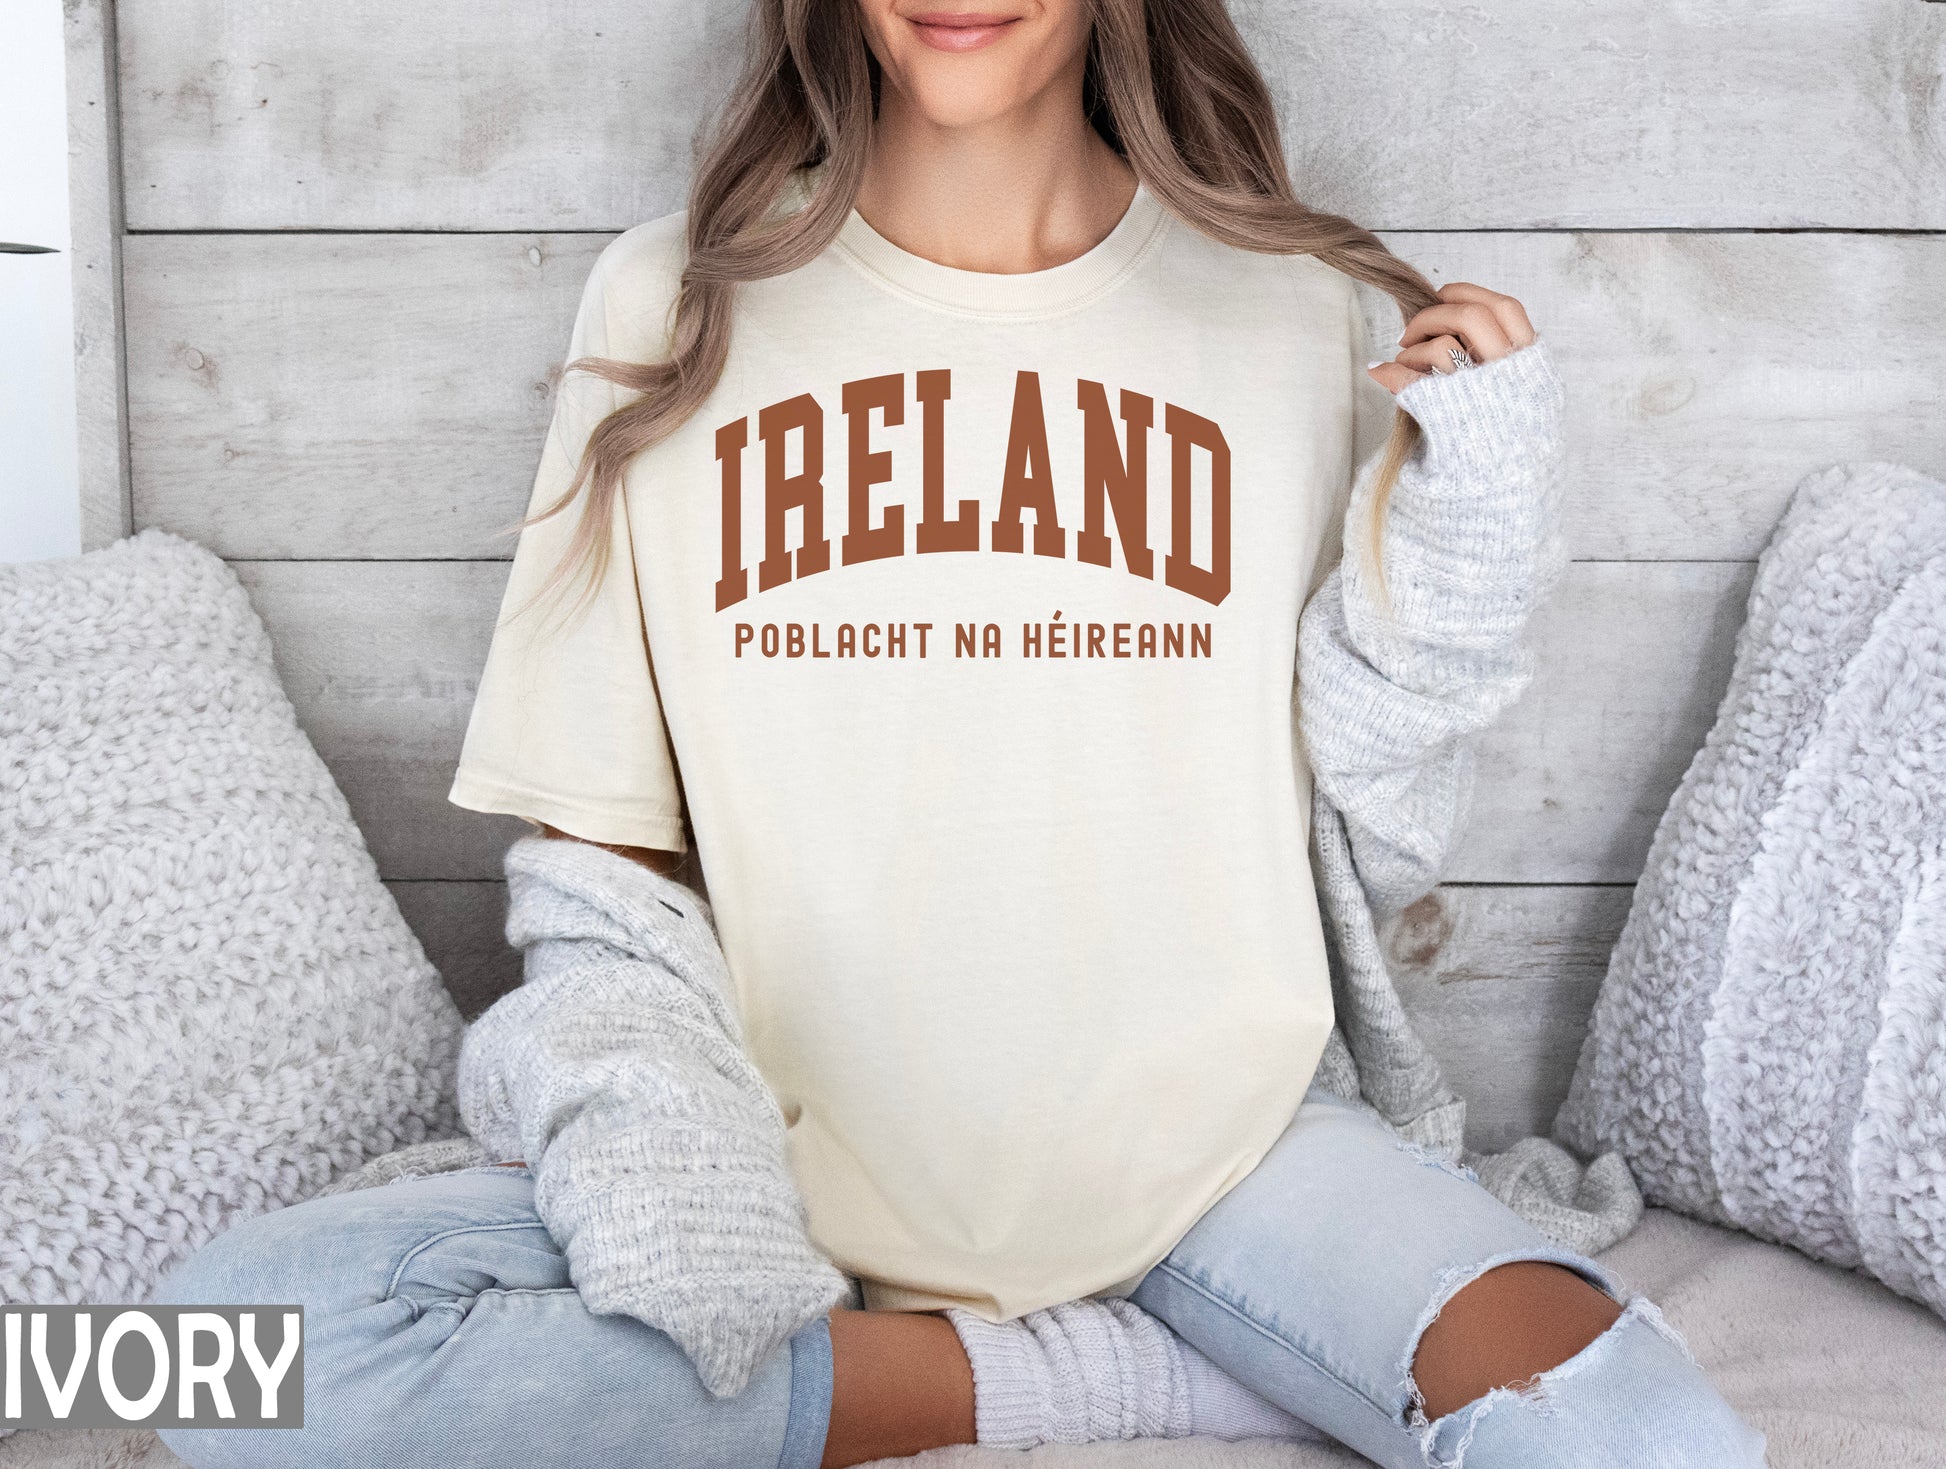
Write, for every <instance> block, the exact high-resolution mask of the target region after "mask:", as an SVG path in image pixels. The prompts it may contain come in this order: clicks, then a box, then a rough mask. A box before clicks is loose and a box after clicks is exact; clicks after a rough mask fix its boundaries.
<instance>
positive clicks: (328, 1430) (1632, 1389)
mask: <svg viewBox="0 0 1946 1469" xmlns="http://www.w3.org/2000/svg"><path fill="white" fill-rule="evenodd" d="M1510 1260H1552V1261H1556V1262H1558V1263H1560V1264H1562V1265H1566V1266H1568V1267H1569V1268H1571V1269H1574V1270H1576V1271H1578V1272H1580V1273H1581V1274H1582V1275H1583V1276H1585V1277H1586V1278H1587V1279H1589V1280H1591V1281H1593V1282H1594V1283H1595V1284H1596V1285H1597V1286H1599V1287H1600V1288H1601V1289H1602V1290H1604V1291H1606V1292H1607V1293H1608V1294H1609V1295H1611V1296H1613V1297H1615V1298H1616V1299H1617V1300H1620V1301H1623V1302H1624V1303H1625V1310H1624V1311H1623V1314H1622V1316H1621V1318H1620V1319H1619V1320H1618V1321H1617V1322H1616V1323H1615V1325H1614V1326H1612V1327H1611V1328H1610V1329H1609V1330H1608V1331H1606V1332H1605V1333H1603V1335H1602V1336H1600V1337H1599V1338H1597V1339H1596V1340H1595V1341H1594V1342H1593V1343H1592V1344H1590V1345H1589V1346H1588V1347H1587V1348H1586V1349H1584V1350H1583V1351H1581V1352H1579V1353H1577V1354H1576V1355H1575V1356H1573V1357H1571V1358H1569V1359H1568V1360H1567V1361H1566V1362H1563V1363H1561V1364H1560V1365H1559V1366H1557V1367H1555V1368H1553V1369H1552V1370H1550V1371H1548V1372H1545V1373H1542V1374H1540V1376H1539V1377H1538V1378H1537V1379H1536V1380H1535V1381H1534V1382H1533V1383H1531V1384H1523V1385H1521V1386H1520V1387H1518V1388H1497V1389H1495V1390H1494V1391H1492V1392H1490V1393H1488V1394H1486V1395H1485V1396H1483V1397H1480V1398H1477V1399H1475V1400H1474V1401H1473V1402H1471V1403H1468V1404H1466V1405H1464V1406H1463V1407H1461V1408H1458V1409H1456V1410H1454V1411H1453V1412H1451V1413H1448V1414H1446V1415H1445V1416H1443V1417H1441V1418H1438V1419H1435V1420H1432V1421H1430V1422H1429V1421H1427V1419H1426V1416H1425V1413H1424V1411H1423V1409H1422V1407H1421V1405H1420V1403H1419V1401H1418V1398H1417V1395H1416V1390H1415V1388H1414V1385H1413V1383H1412V1379H1411V1370H1410V1368H1411V1362H1412V1354H1413V1352H1414V1350H1415V1349H1416V1348H1417V1345H1418V1341H1419V1336H1420V1334H1421V1333H1422V1332H1423V1331H1424V1330H1425V1329H1426V1327H1427V1325H1429V1324H1430V1323H1431V1321H1432V1320H1433V1318H1434V1317H1435V1316H1436V1315H1437V1314H1438V1311H1439V1309H1440V1308H1441V1307H1442V1306H1443V1305H1444V1304H1445V1302H1446V1300H1447V1299H1448V1298H1450V1297H1451V1296H1452V1295H1453V1293H1454V1292H1456V1291H1457V1290H1458V1289H1459V1288H1460V1287H1461V1286H1463V1285H1465V1284H1466V1283H1467V1282H1468V1281H1469V1280H1471V1279H1473V1278H1474V1277H1475V1276H1476V1275H1478V1274H1480V1273H1481V1272H1482V1271H1484V1270H1486V1269H1488V1268H1490V1267H1492V1266H1494V1265H1498V1264H1502V1263H1504V1262H1507V1261H1510ZM157 1299H158V1300H161V1301H164V1302H168V1303H172V1304H202V1303H208V1304H233V1303H239V1302H250V1303H263V1304H274V1303H288V1302H293V1301H295V1302H299V1303H301V1304H303V1305H304V1306H305V1307H306V1308H307V1309H306V1314H305V1364H304V1383H305V1410H304V1412H305V1426H304V1427H303V1428H301V1429H269V1430H252V1429H212V1430H187V1429H164V1430H162V1438H163V1440H164V1441H165V1442H166V1443H167V1444H168V1445H169V1447H170V1448H171V1449H173V1450H174V1451H175V1452H176V1453H177V1454H178V1455H179V1456H180V1457H181V1458H183V1459H185V1460H186V1461H188V1463H189V1464H191V1465H192V1466H193V1469H232V1466H234V1469H278V1466H288V1469H342V1466H345V1465H353V1464H355V1465H359V1466H361V1469H362V1466H370V1469H391V1466H395V1465H396V1466H401V1469H403V1466H406V1465H413V1466H421V1465H469V1466H494V1469H499V1466H507V1469H534V1466H543V1465H550V1464H574V1465H577V1466H581V1469H610V1466H621V1465H628V1466H636V1465H644V1466H660V1465H668V1466H672V1469H719V1466H720V1469H767V1466H770V1465H777V1466H780V1469H815V1466H816V1465H817V1464H818V1462H819V1460H820V1458H821V1457H822V1455H823V1451H824V1438H825V1430H826V1427H827V1424H828V1421H829V1415H830V1404H831V1381H832V1374H831V1339H830V1332H829V1328H828V1327H827V1326H826V1324H825V1323H824V1322H823V1321H819V1322H818V1323H817V1324H816V1325H814V1326H811V1327H807V1328H806V1329H805V1330H804V1331H802V1332H800V1333H799V1334H798V1335H797V1336H796V1337H794V1338H793V1339H792V1340H791V1342H790V1343H789V1344H788V1345H787V1346H786V1347H784V1348H781V1349H780V1350H779V1351H778V1352H777V1353H775V1354H774V1355H773V1357H772V1358H771V1360H770V1361H768V1362H766V1363H765V1364H763V1365H762V1366H761V1367H760V1368H759V1369H758V1371H757V1374H756V1376H755V1377H754V1378H753V1379H752V1380H751V1383H750V1386H749V1388H748V1389H746V1390H745V1391H744V1392H743V1393H741V1394H739V1395H738V1396H736V1397H734V1398H726V1399H716V1398H712V1397H711V1396H710V1395H709V1394H708V1393H707V1392H706V1391H705V1390H704V1389H703V1386H702V1384H701V1383H700V1382H699V1381H698V1380H697V1377H696V1373H695V1371H694V1370H693V1369H692V1368H691V1367H690V1365H689V1363H688V1361H687V1359H686V1358H684V1357H683V1355H682V1353H681V1352H680V1350H679V1349H678V1348H677V1347H676V1346H675V1344H674V1343H673V1342H671V1341H670V1340H669V1338H667V1337H666V1336H664V1335H663V1334H662V1333H660V1332H658V1331H656V1330H654V1329H653V1328H651V1327H648V1326H645V1325H643V1324H642V1323H641V1322H639V1321H636V1320H634V1319H633V1318H631V1317H626V1316H595V1315H591V1314H590V1313H589V1312H588V1311H587V1309H586V1308H585V1307H584V1306H583V1305H582V1303H581V1299H580V1297H579V1295H578V1294H577V1293H576V1292H575V1290H574V1288H573V1286H572V1284H571V1283H570V1281H569V1278H568V1270H567V1262H566V1260H565V1258H564V1257H563V1256H562V1254H561V1251H560V1249H559V1247H558V1246H557V1245H556V1244H555V1242H554V1240H553V1238H552V1237H551V1236H550V1235H549V1234H548V1232H547V1230H546V1228H545V1227H544V1226H543V1225H542V1224H541V1222H540V1219H539V1217H538V1215H536V1213H535V1212H534V1204H533V1181H532V1178H531V1176H530V1175H529V1173H528V1171H527V1170H526V1169H525V1168H472V1169H466V1170H463V1171H461V1172H458V1173H450V1174H438V1175H434V1176H432V1177H427V1178H408V1179H401V1180H398V1181H397V1182H394V1183H390V1184H386V1185H383V1186H381V1187H378V1188H373V1189H367V1190H363V1191H360V1192H356V1193H350V1194H341V1195H334V1196H331V1197H327V1198H321V1199H314V1200H311V1201H310V1202H308V1203H303V1204H297V1205H293V1206H292V1207H290V1208H288V1209H281V1210H278V1211H276V1212H274V1213H270V1214H266V1215H261V1216H259V1217H258V1218H255V1219H252V1220H249V1221H246V1222H245V1223H242V1224H240V1225H237V1226H236V1227H234V1228H232V1229H231V1230H229V1231H228V1232H227V1233H225V1234H223V1235H220V1236H218V1237H217V1239H216V1240H214V1241H213V1242H212V1243H210V1244H209V1245H208V1246H206V1247H205V1248H204V1249H203V1250H202V1251H201V1252H200V1253H199V1254H197V1255H196V1256H195V1257H194V1258H193V1259H191V1260H190V1261H189V1262H187V1264H185V1265H184V1266H183V1267H182V1268H181V1269H179V1270H178V1271H177V1272H176V1273H175V1274H174V1275H172V1276H171V1277H170V1278H169V1279H168V1280H167V1281H166V1282H164V1285H163V1287H162V1290H161V1291H160V1292H159V1293H158V1297H157ZM1134 1299H1135V1300H1136V1302H1137V1303H1138V1304H1140V1305H1141V1306H1143V1307H1144V1308H1146V1309H1147V1310H1148V1311H1150V1312H1151V1313H1153V1314H1154V1315H1156V1316H1157V1317H1159V1318H1160V1319H1161V1320H1163V1321H1164V1322H1166V1323H1167V1324H1168V1325H1169V1326H1170V1327H1171V1328H1172V1329H1174V1330H1175V1331H1176V1332H1177V1333H1178V1334H1179V1335H1181V1336H1182V1337H1184V1338H1185V1339H1187V1340H1188V1341H1189V1342H1191V1343H1192V1344H1193V1345H1195V1346H1196V1347H1197V1348H1198V1349H1199V1350H1201V1351H1202V1352H1203V1354H1204V1355H1205V1356H1207V1357H1209V1358H1210V1359H1211V1360H1213V1361H1214V1362H1216V1363H1217V1364H1218V1365H1219V1366H1221V1367H1222V1368H1224V1370H1226V1371H1228V1372H1229V1373H1230V1374H1231V1375H1232V1376H1234V1377H1236V1378H1237V1379H1238V1380H1239V1381H1241V1382H1243V1383H1245V1384H1247V1385H1248V1386H1250V1387H1251V1388H1253V1389H1254V1390H1256V1391H1257V1392H1258V1393H1260V1394H1262V1395H1263V1396H1264V1397H1266V1398H1268V1399H1270V1400H1271V1401H1272V1402H1275V1403H1277V1404H1278V1405H1279V1406H1281V1407H1283V1408H1284V1409H1285V1410H1286V1411H1288V1412H1290V1413H1293V1414H1295V1415H1296V1416H1297V1417H1299V1418H1302V1419H1304V1420H1305V1421H1306V1422H1308V1423H1312V1424H1315V1425H1316V1426H1317V1427H1319V1428H1321V1429H1323V1430H1324V1431H1325V1432H1327V1433H1329V1434H1331V1435H1332V1436H1333V1437H1335V1438H1337V1439H1339V1440H1341V1441H1343V1442H1344V1443H1346V1444H1348V1445H1350V1446H1351V1447H1352V1448H1354V1449H1356V1450H1357V1451H1358V1452H1359V1453H1361V1454H1363V1455H1365V1456H1366V1457H1367V1458H1369V1459H1372V1460H1374V1461H1376V1462H1377V1463H1379V1464H1381V1465H1384V1466H1387V1469H1427V1466H1436V1469H1462V1466H1464V1469H1541V1466H1546V1469H1582V1466H1588V1469H1594V1466H1600V1469H1650V1466H1654V1469H1692V1466H1693V1469H1760V1466H1762V1464H1763V1462H1764V1460H1763V1446H1764V1440H1763V1437H1762V1435H1761V1434H1758V1433H1757V1432H1756V1431H1754V1430H1753V1429H1751V1428H1749V1427H1748V1426H1746V1425H1745V1424H1744V1423H1743V1422H1742V1421H1741V1420H1739V1419H1738V1417H1737V1416H1736V1414H1735V1413H1734V1412H1733V1411H1732V1410H1731V1408H1730V1407H1729V1405H1728V1404H1727V1403H1725V1402H1724V1401H1723V1399H1722V1398H1721V1397H1720V1396H1719V1395H1718V1394H1717V1393H1716V1391H1715V1389H1714V1388H1713V1387H1711V1385H1710V1383H1709V1381H1708V1379H1707V1378H1706V1377H1705V1376H1704V1374H1703V1373H1702V1371H1701V1370H1700V1369H1699V1368H1698V1367H1697V1365H1696V1363H1695V1361H1694V1359H1693V1358H1692V1357H1691V1356H1690V1355H1689V1351H1688V1348H1687V1347H1686V1346H1685V1345H1684V1344H1683V1343H1682V1341H1681V1338H1680V1337H1679V1336H1678V1335H1677V1333H1676V1332H1675V1331H1674V1329H1673V1328H1672V1327H1670V1326H1669V1324H1668V1323H1667V1322H1666V1321H1664V1320H1663V1318H1662V1315H1661V1313H1660V1312H1659V1311H1657V1309H1656V1308H1655V1306H1654V1305H1653V1304H1651V1303H1650V1302H1649V1301H1648V1300H1647V1299H1646V1298H1645V1297H1642V1296H1640V1295H1638V1294H1636V1293H1634V1292H1631V1291H1630V1290H1629V1289H1628V1288H1627V1287H1626V1286H1624V1285H1623V1284H1622V1282H1621V1281H1620V1280H1619V1279H1618V1278H1616V1277H1615V1276H1614V1274H1613V1273H1612V1272H1611V1271H1609V1270H1608V1269H1607V1268H1606V1267H1604V1266H1602V1265H1601V1264H1599V1263H1598V1262H1596V1261H1594V1260H1592V1259H1590V1258H1589V1257H1587V1256H1585V1255H1580V1254H1576V1253H1575V1252H1573V1251H1570V1250H1565V1249H1562V1248H1560V1247H1558V1246H1556V1245H1553V1244H1551V1243H1550V1242H1549V1241H1548V1240H1547V1239H1546V1238H1545V1237H1544V1236H1543V1235H1541V1234H1540V1233H1539V1232H1538V1231H1536V1230H1535V1229H1534V1228H1533V1227H1532V1226H1531V1225H1529V1224H1528V1223H1526V1221H1524V1220H1523V1219H1521V1218H1520V1216H1519V1215H1517V1214H1515V1213H1514V1212H1513V1211H1512V1210H1510V1209H1508V1208H1507V1207H1506V1206H1505V1205H1504V1204H1502V1203H1501V1202H1500V1201H1499V1200H1498V1199H1496V1198H1494V1197H1493V1196H1492V1195H1491V1194H1489V1193H1488V1192H1487V1191H1486V1190H1485V1189H1483V1188H1481V1187H1480V1185H1479V1183H1478V1182H1477V1180H1475V1179H1474V1178H1473V1177H1472V1175H1471V1170H1469V1169H1465V1168H1463V1167H1460V1166H1458V1165H1455V1164H1453V1163H1451V1162H1449V1161H1447V1160H1446V1159H1444V1158H1442V1157H1440V1156H1439V1155H1437V1154H1435V1153H1432V1152H1430V1151H1429V1150H1427V1149H1424V1148H1421V1147H1418V1146H1416V1145H1414V1144H1411V1143H1406V1142H1402V1141H1401V1140H1400V1139H1399V1138H1398V1137H1396V1136H1395V1135H1394V1134H1393V1133H1392V1132H1391V1131H1390V1130H1389V1129H1387V1128H1386V1127H1385V1126H1384V1125H1383V1124H1382V1123H1380V1122H1379V1121H1378V1120H1377V1117H1376V1114H1374V1113H1373V1112H1372V1110H1371V1109H1370V1108H1369V1107H1367V1106H1365V1105H1364V1104H1362V1103H1356V1104H1355V1103H1349V1102H1346V1101H1344V1100H1342V1099H1340V1098H1338V1097H1335V1096H1332V1095H1331V1094H1330V1093H1328V1092H1325V1091H1323V1090H1322V1089H1320V1088H1317V1087H1313V1088H1312V1089H1311V1091H1310V1093H1309V1095H1308V1096H1307V1097H1306V1099H1305V1102H1304V1105H1303V1106H1302V1107H1301V1108H1299V1110H1298V1113H1297V1115H1296V1117H1295V1118H1294V1119H1293V1120H1292V1122H1291V1125H1290V1126H1289V1128H1287V1129H1286V1130H1285V1132H1284V1134H1283V1136H1282V1137H1281V1138H1280V1139H1279V1140H1278V1142H1277V1143H1276V1145H1275V1146H1274V1147H1273V1148H1272V1149H1271V1151H1270V1152H1269V1154H1268V1155H1266V1157H1265V1158H1264V1160H1263V1161H1262V1162H1261V1163H1260V1164H1259V1165H1258V1166H1257V1168H1256V1169H1255V1170H1254V1171H1253V1172H1252V1173H1251V1174H1250V1175H1249V1177H1247V1178H1245V1179H1244V1180H1243V1181H1242V1182H1241V1183H1239V1184H1238V1185H1237V1186H1236V1187H1235V1188H1234V1189H1232V1190H1231V1191H1230V1192H1229V1193H1228V1194H1227V1195H1225V1196H1224V1197H1223V1198H1222V1199H1221V1200H1219V1201H1218V1203H1217V1204H1216V1205H1215V1207H1214V1208H1212V1209H1211V1210H1210V1211H1209V1212H1208V1213H1206V1214H1205V1215H1204V1216H1203V1218H1202V1219H1201V1220H1200V1221H1199V1222H1198V1223H1197V1224H1196V1226H1195V1227H1194V1228H1193V1229H1191V1230H1190V1232H1189V1233H1188V1234H1187V1235H1186V1236H1185V1237H1184V1238H1183V1240H1182V1241H1181V1242H1180V1243H1179V1244H1178V1245H1177V1246H1176V1248H1175V1249H1174V1250H1173V1251H1171V1252H1170V1254H1169V1256H1168V1258H1166V1259H1165V1260H1164V1261H1163V1262H1162V1263H1161V1264H1160V1265H1158V1266H1156V1267H1155V1269H1153V1270H1151V1271H1150V1272H1149V1273H1148V1275H1147V1276H1146V1277H1144V1278H1143V1280H1142V1282H1141V1283H1140V1285H1139V1286H1138V1287H1137V1288H1136V1290H1135V1292H1134Z"/></svg>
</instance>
